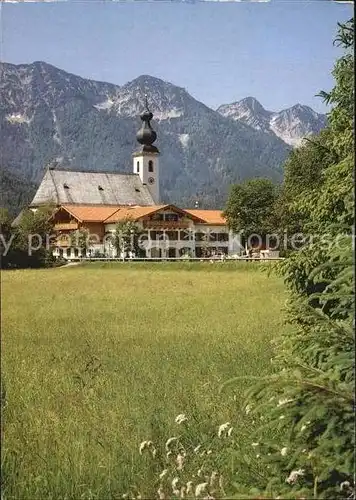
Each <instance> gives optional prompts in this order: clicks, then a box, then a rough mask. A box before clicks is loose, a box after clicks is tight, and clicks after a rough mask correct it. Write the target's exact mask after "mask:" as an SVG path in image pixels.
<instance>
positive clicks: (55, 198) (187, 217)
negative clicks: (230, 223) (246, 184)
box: [30, 97, 242, 259]
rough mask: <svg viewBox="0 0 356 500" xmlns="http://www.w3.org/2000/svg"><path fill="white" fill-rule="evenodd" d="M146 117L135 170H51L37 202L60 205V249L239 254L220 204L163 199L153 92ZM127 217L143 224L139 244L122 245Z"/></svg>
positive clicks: (56, 248) (56, 214) (65, 253)
mask: <svg viewBox="0 0 356 500" xmlns="http://www.w3.org/2000/svg"><path fill="white" fill-rule="evenodd" d="M140 118H141V120H142V127H141V129H140V130H139V131H138V133H137V136H136V138H137V141H138V143H139V146H138V149H137V150H136V151H135V152H134V153H133V157H132V158H133V160H132V161H133V169H132V173H131V174H126V173H114V172H90V171H80V172H75V171H72V170H69V169H68V170H66V169H58V168H49V169H48V170H47V172H46V173H45V175H44V178H43V179H42V182H41V184H40V186H39V188H38V190H37V192H36V194H35V196H34V198H33V200H32V202H31V204H30V208H31V209H32V210H36V209H37V208H38V207H40V206H43V205H53V207H54V211H53V215H52V222H53V230H54V235H53V238H52V240H51V241H52V244H53V252H54V255H56V256H61V257H64V258H66V259H74V258H80V257H94V256H98V257H99V256H100V257H105V258H122V257H144V258H152V259H161V258H162V259H167V258H172V259H176V258H180V257H188V256H189V257H196V258H204V257H205V258H211V257H214V256H218V257H222V256H229V255H230V256H238V255H239V254H240V253H241V251H242V249H241V247H240V240H239V238H238V236H237V235H234V234H232V232H231V231H229V229H228V227H227V224H226V221H225V219H224V218H223V215H222V212H221V211H220V210H199V209H197V208H195V209H182V208H180V207H177V206H174V205H162V204H160V191H159V184H160V179H159V173H160V170H159V156H160V152H159V150H158V148H157V147H156V146H155V145H154V142H155V141H156V139H157V134H156V132H155V131H154V130H153V129H152V126H151V120H152V118H153V115H152V113H151V111H150V110H149V109H148V104H147V97H146V109H145V110H144V112H143V113H142V115H141V116H140ZM127 222H130V223H133V224H134V226H135V228H136V229H135V231H136V233H137V235H136V236H135V238H136V240H137V241H135V245H134V246H135V248H134V249H133V246H132V245H131V248H130V249H124V250H118V248H119V247H118V245H117V244H116V243H115V234H116V232H117V229H118V227H119V226H118V224H119V225H120V224H121V226H122V224H123V223H127ZM84 234H85V235H86V236H87V240H88V241H87V242H86V243H85V244H83V235H84ZM79 236H80V241H79Z"/></svg>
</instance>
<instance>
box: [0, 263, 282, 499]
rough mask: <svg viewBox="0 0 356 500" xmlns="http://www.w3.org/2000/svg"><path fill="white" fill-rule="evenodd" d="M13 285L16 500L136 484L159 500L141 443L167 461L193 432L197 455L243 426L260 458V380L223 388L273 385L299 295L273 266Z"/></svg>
mask: <svg viewBox="0 0 356 500" xmlns="http://www.w3.org/2000/svg"><path fill="white" fill-rule="evenodd" d="M1 279H2V380H3V383H4V387H5V390H6V397H5V402H4V409H3V422H2V439H3V443H2V444H3V449H2V471H3V472H2V481H3V498H4V499H5V500H6V499H18V500H20V499H21V500H22V499H26V500H27V499H28V500H29V499H31V500H32V499H35V498H36V499H53V500H58V499H73V500H74V499H75V500H76V499H80V498H85V499H89V498H93V499H94V498H95V499H101V500H104V499H112V498H122V495H123V494H124V493H126V492H127V491H129V490H130V488H134V487H136V486H137V487H138V488H139V490H140V492H141V496H142V497H143V498H144V497H146V498H148V497H151V498H152V495H154V492H155V491H156V488H157V475H158V474H159V473H160V472H161V470H162V469H163V468H164V467H165V465H164V463H163V461H162V460H163V459H160V458H158V459H157V460H152V459H151V458H150V457H149V456H148V455H147V454H144V455H142V456H141V455H140V453H139V446H140V443H141V442H142V441H144V440H152V441H153V442H154V444H155V446H157V449H159V450H161V449H163V451H164V443H165V441H166V439H168V438H169V437H171V436H177V433H180V432H183V430H182V429H183V425H186V429H188V430H185V431H184V432H188V433H189V436H188V437H189V440H190V442H191V445H192V446H196V445H198V444H202V443H203V442H204V443H205V444H206V443H208V445H209V446H211V447H212V448H214V446H215V444H214V443H216V435H217V429H218V428H219V425H221V424H222V423H224V422H230V423H231V425H232V426H233V427H234V434H233V435H234V436H235V442H236V446H238V447H239V448H238V449H239V450H240V452H241V454H245V455H249V453H250V450H251V438H250V436H251V432H252V430H253V427H254V425H255V424H256V423H255V422H254V421H253V420H251V417H250V416H249V415H245V413H244V412H243V411H242V404H243V401H244V392H245V391H246V389H247V388H248V387H249V384H251V383H252V382H249V381H248V380H246V381H243V382H241V381H240V382H236V383H232V384H230V385H228V386H226V388H225V389H224V390H222V391H221V390H220V389H221V386H222V384H224V383H225V382H226V381H228V380H229V379H231V378H233V377H236V376H241V375H244V376H245V375H246V376H250V375H251V376H257V375H263V374H267V373H268V372H269V371H270V370H271V362H270V359H271V357H272V355H273V343H271V341H272V340H273V339H274V338H276V337H277V336H278V335H280V333H281V331H282V329H284V328H286V326H285V325H284V318H283V313H282V308H283V305H284V301H285V299H286V291H285V289H284V286H283V283H282V281H281V280H280V279H279V278H278V277H276V276H274V275H273V274H269V273H267V272H266V270H265V268H264V267H263V265H261V264H254V263H247V264H246V263H228V262H225V263H214V264H210V263H197V264H190V263H166V264H165V263H157V264H138V263H137V264H135V263H131V264H130V263H124V264H122V263H121V264H100V263H96V264H88V265H83V266H73V267H66V268H57V269H43V270H19V271H5V272H2V278H1ZM182 413H183V414H185V415H186V417H187V422H186V423H185V424H183V425H181V426H179V425H178V424H177V423H175V417H176V416H177V415H178V414H182ZM204 443H203V444H204ZM216 446H218V444H217V445H216ZM163 451H162V453H161V455H162V454H163ZM159 456H160V455H159ZM162 456H163V455H162ZM251 467H252V465H251ZM232 469H233V467H232Z"/></svg>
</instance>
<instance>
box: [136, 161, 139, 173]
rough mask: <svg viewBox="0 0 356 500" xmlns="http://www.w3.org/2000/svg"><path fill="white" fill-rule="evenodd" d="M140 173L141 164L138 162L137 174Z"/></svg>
mask: <svg viewBox="0 0 356 500" xmlns="http://www.w3.org/2000/svg"><path fill="white" fill-rule="evenodd" d="M139 171H140V162H139V161H138V162H137V163H136V172H137V173H139Z"/></svg>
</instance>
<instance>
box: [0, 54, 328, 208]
mask: <svg viewBox="0 0 356 500" xmlns="http://www.w3.org/2000/svg"><path fill="white" fill-rule="evenodd" d="M0 70H1V78H0V127H1V129H0V133H1V138H2V141H1V144H0V158H1V165H0V167H1V169H3V170H4V171H6V175H5V176H3V178H6V179H9V176H11V175H13V176H15V178H16V179H21V180H23V181H24V182H25V183H26V184H27V185H29V186H32V185H33V186H36V185H37V184H38V183H39V182H40V180H41V178H42V176H43V174H44V171H45V169H46V168H47V167H48V165H49V164H52V165H54V164H56V165H57V168H61V167H65V168H70V169H73V170H97V171H121V172H131V171H132V160H131V155H132V152H133V151H134V150H135V149H136V148H137V142H136V138H135V137H136V132H137V130H138V129H139V128H140V126H141V121H140V119H139V114H140V113H141V112H142V110H143V108H144V95H145V94H148V100H149V106H150V109H151V111H152V113H153V114H154V118H153V121H152V125H153V128H154V129H155V130H156V132H157V135H158V139H157V142H156V145H157V146H158V148H159V150H160V151H161V156H162V157H161V174H160V175H161V193H162V195H161V196H162V201H164V202H167V201H169V202H171V203H176V204H179V205H181V206H186V207H189V206H193V205H194V203H195V201H198V202H199V204H200V206H201V207H206V208H210V207H211V208H214V207H216V208H218V207H223V206H224V204H225V202H226V198H227V195H228V191H229V186H230V185H231V184H232V183H234V182H239V181H242V180H245V179H248V178H251V177H256V176H264V177H268V178H270V179H272V180H273V181H275V182H279V181H281V179H282V176H283V169H282V165H283V162H284V161H285V159H286V157H287V156H288V154H289V152H290V151H291V149H292V146H294V145H296V144H299V142H300V140H301V139H302V137H303V136H304V135H310V134H312V133H316V132H318V131H319V130H320V129H321V128H322V127H323V126H324V125H325V116H324V115H319V114H317V113H315V112H314V111H313V110H311V109H310V108H308V107H307V106H301V105H296V106H293V107H292V108H290V109H287V110H284V111H281V112H279V113H274V112H271V111H266V110H265V109H264V108H263V107H262V105H261V104H260V103H259V102H258V101H257V100H256V99H254V98H251V97H248V98H246V99H243V100H242V101H239V102H237V103H232V104H225V105H222V106H220V107H219V108H218V109H217V110H213V109H211V108H209V107H208V106H206V105H204V104H203V103H201V102H199V101H197V100H196V99H194V98H193V97H192V96H191V95H190V94H189V93H188V92H187V91H186V90H185V89H184V88H181V87H177V86H175V85H173V84H171V83H169V82H165V81H163V80H161V79H159V78H155V77H152V76H149V75H142V76H139V77H138V78H136V79H135V80H133V81H131V82H129V83H127V84H125V85H123V86H118V85H114V84H110V83H106V82H98V81H93V80H89V79H85V78H81V77H79V76H76V75H73V74H71V73H67V72H65V71H63V70H61V69H58V68H56V67H54V66H52V65H50V64H47V63H45V62H41V61H39V62H34V63H32V64H20V65H14V64H10V63H1V67H0ZM12 184H14V183H13V182H12ZM6 186H7V185H6V184H5V185H4V186H3V187H2V192H6V189H7V187H6ZM33 189H34V188H33ZM3 204H4V203H3Z"/></svg>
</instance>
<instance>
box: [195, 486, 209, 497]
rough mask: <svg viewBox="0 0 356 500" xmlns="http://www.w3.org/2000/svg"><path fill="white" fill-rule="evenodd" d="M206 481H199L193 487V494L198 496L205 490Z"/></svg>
mask: <svg viewBox="0 0 356 500" xmlns="http://www.w3.org/2000/svg"><path fill="white" fill-rule="evenodd" d="M207 487H208V483H200V484H198V486H197V487H196V488H195V496H196V498H199V497H200V496H201V495H202V494H203V493H206V492H207Z"/></svg>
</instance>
